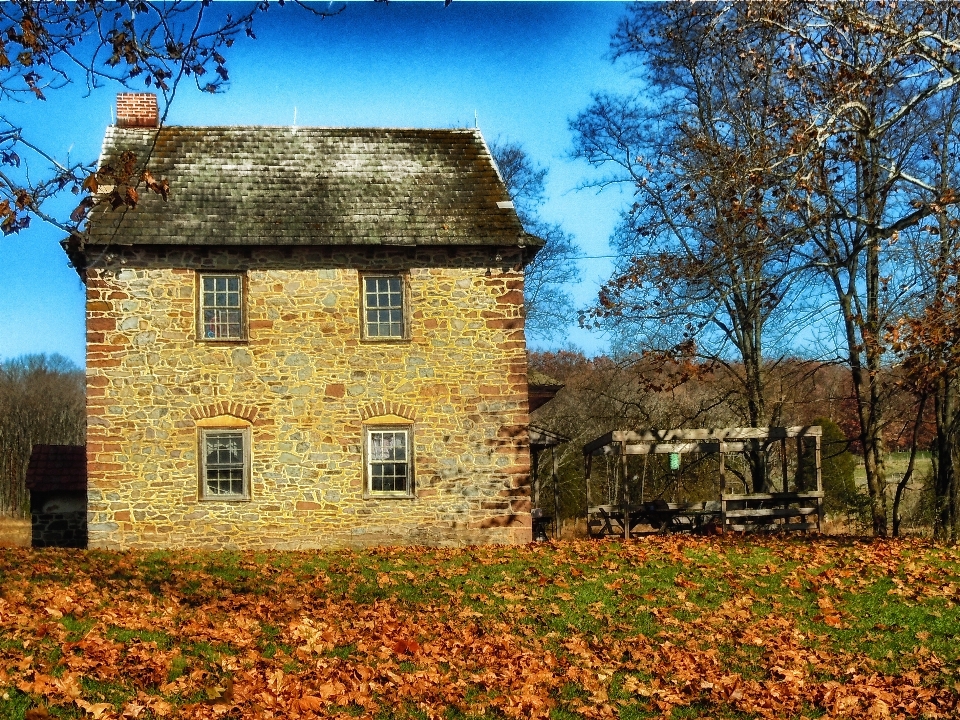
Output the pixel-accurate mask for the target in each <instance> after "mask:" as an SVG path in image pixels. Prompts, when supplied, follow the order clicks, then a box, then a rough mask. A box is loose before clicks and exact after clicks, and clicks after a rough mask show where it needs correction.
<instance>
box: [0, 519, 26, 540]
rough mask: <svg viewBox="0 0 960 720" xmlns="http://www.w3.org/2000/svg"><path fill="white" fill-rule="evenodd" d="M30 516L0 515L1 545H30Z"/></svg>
mask: <svg viewBox="0 0 960 720" xmlns="http://www.w3.org/2000/svg"><path fill="white" fill-rule="evenodd" d="M30 532H31V529H30V518H27V519H26V520H23V519H20V518H8V517H0V547H30Z"/></svg>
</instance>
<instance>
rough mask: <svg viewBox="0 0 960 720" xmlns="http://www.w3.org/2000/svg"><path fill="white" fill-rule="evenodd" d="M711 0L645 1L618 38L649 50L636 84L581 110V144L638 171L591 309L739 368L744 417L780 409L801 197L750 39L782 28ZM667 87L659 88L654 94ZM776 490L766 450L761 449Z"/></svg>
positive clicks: (778, 108) (777, 87)
mask: <svg viewBox="0 0 960 720" xmlns="http://www.w3.org/2000/svg"><path fill="white" fill-rule="evenodd" d="M717 15H718V13H717V8H716V7H715V6H713V5H701V4H692V3H674V4H668V5H663V6H655V7H654V6H646V5H637V6H635V7H634V8H633V9H632V10H631V11H630V12H629V14H628V15H627V17H626V18H624V19H623V20H622V21H621V23H620V25H619V27H618V29H617V32H616V34H615V35H614V38H613V50H614V54H615V56H616V57H617V58H624V59H626V60H628V61H633V62H636V63H638V68H639V70H640V81H641V86H640V88H639V90H638V91H637V93H636V94H634V95H629V96H614V95H597V96H595V97H594V100H593V104H592V105H591V106H590V107H589V108H588V109H587V110H586V111H584V112H583V113H581V114H580V115H579V116H578V117H577V118H576V119H575V120H574V121H573V122H572V123H571V128H572V130H573V131H574V136H575V140H574V154H575V155H576V156H578V157H581V158H583V159H585V160H586V161H587V162H589V163H591V164H592V165H594V166H596V167H598V168H603V169H606V170H607V174H606V175H605V176H604V177H602V178H600V179H599V180H596V181H593V182H591V183H588V184H590V185H594V186H600V187H602V186H604V185H607V184H610V183H627V184H630V185H632V186H633V187H634V189H635V200H634V202H633V204H632V205H631V206H630V207H629V208H628V209H627V210H626V211H625V212H624V215H623V220H622V223H621V226H620V229H619V230H618V232H617V235H616V236H615V238H614V245H615V248H616V250H617V253H618V255H619V256H620V260H619V262H618V264H617V269H616V273H615V275H614V277H613V278H612V279H611V280H610V281H609V282H608V283H607V284H606V285H605V286H604V287H603V289H602V290H601V292H600V296H599V302H598V304H597V306H596V307H595V308H594V309H593V310H592V311H591V312H590V313H589V316H590V317H591V318H592V319H594V320H599V321H602V322H605V323H609V322H613V323H614V325H615V327H616V328H617V329H618V330H619V333H620V336H621V338H623V342H624V344H625V346H626V347H627V348H635V347H642V348H644V349H653V350H658V351H662V352H664V353H667V354H668V355H672V354H675V353H677V352H678V351H679V352H682V353H683V352H693V353H694V354H695V355H696V356H697V358H698V359H699V360H701V361H704V360H705V361H707V362H709V363H711V364H714V365H718V366H721V367H722V368H723V369H724V370H725V372H726V373H727V374H728V375H729V376H730V377H731V378H734V379H735V380H736V381H737V384H738V386H739V393H738V395H739V397H740V398H741V399H742V401H743V412H742V420H743V421H745V422H746V423H747V424H749V425H750V426H753V427H759V426H762V425H767V424H769V422H770V418H769V417H768V410H767V407H766V375H767V373H768V370H769V365H770V363H769V362H768V360H767V358H766V357H765V350H769V349H771V348H772V347H774V346H776V345H777V342H776V332H778V331H780V330H782V323H778V322H777V321H778V320H783V319H784V318H785V317H786V315H787V312H786V310H787V305H788V304H789V300H790V297H791V288H792V282H793V280H794V278H795V277H796V275H797V272H798V269H799V267H800V265H799V263H798V262H797V254H796V253H795V252H794V247H795V246H794V241H795V240H796V237H797V229H796V228H795V227H793V226H792V225H791V224H790V223H789V220H790V214H789V213H788V212H787V208H788V207H789V206H790V205H792V204H795V203H796V198H795V196H794V192H793V187H792V185H791V183H790V174H789V172H788V168H789V163H786V164H785V163H784V156H785V155H786V154H787V152H786V149H785V146H786V143H787V140H786V139H785V138H782V137H779V136H777V135H776V134H772V133H771V128H772V127H775V126H776V124H777V123H778V122H779V121H780V115H781V113H782V110H783V105H784V98H783V87H782V84H781V82H780V79H779V77H778V76H777V75H776V74H775V73H774V72H773V71H772V68H771V66H770V65H769V64H767V63H764V62H762V61H760V56H759V55H758V53H756V52H752V48H753V47H755V46H759V47H761V48H762V49H763V50H764V52H766V53H769V52H771V47H770V46H772V45H773V44H774V43H776V41H777V38H776V32H774V31H770V30H767V29H764V28H762V27H759V26H756V27H753V28H752V29H751V32H750V33H745V32H744V23H743V22H742V21H741V19H740V18H739V17H735V18H733V19H726V20H725V21H724V22H717ZM652 98H656V101H652V100H651V99H652ZM750 460H751V473H752V476H753V486H754V488H755V489H756V490H758V491H762V490H764V489H765V477H766V472H765V468H764V462H763V454H762V453H753V454H751V457H750Z"/></svg>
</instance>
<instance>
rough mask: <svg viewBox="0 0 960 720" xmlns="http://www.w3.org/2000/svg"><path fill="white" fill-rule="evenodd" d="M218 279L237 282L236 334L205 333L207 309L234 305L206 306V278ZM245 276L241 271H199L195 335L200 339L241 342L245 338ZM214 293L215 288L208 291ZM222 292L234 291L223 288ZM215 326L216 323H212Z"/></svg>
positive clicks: (218, 308) (227, 307)
mask: <svg viewBox="0 0 960 720" xmlns="http://www.w3.org/2000/svg"><path fill="white" fill-rule="evenodd" d="M218 279H223V280H236V281H237V283H238V290H236V292H237V293H238V295H239V304H238V305H237V306H236V311H237V312H239V314H240V317H239V321H238V323H237V331H236V334H224V335H208V334H207V322H206V314H207V310H213V311H217V310H220V309H224V310H230V309H233V307H234V306H229V305H228V306H225V307H224V308H220V307H218V306H217V305H214V306H212V307H210V306H208V305H207V304H206V303H205V299H206V295H207V292H208V291H207V290H206V289H205V288H204V285H205V284H206V281H207V280H213V281H216V280H218ZM246 285H247V283H246V276H245V275H244V274H243V273H231V272H223V273H218V272H203V273H199V275H198V280H197V337H198V338H199V339H200V340H203V341H205V342H243V341H245V340H246V339H247V307H246V306H247V287H246ZM209 292H213V293H216V292H218V291H217V290H216V289H214V290H212V291H209ZM222 292H234V291H232V290H224V291H222ZM214 327H216V325H214Z"/></svg>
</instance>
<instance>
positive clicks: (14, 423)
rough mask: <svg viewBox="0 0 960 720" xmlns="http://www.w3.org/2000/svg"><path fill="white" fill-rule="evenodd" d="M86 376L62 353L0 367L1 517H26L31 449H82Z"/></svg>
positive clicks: (31, 358) (18, 361)
mask: <svg viewBox="0 0 960 720" xmlns="http://www.w3.org/2000/svg"><path fill="white" fill-rule="evenodd" d="M85 435H86V413H85V401H84V374H83V370H81V369H80V368H78V367H77V366H76V365H74V364H73V363H72V362H70V361H69V360H68V359H66V358H64V357H62V356H61V355H50V356H47V355H25V356H23V357H19V358H16V359H14V360H7V361H5V362H3V363H0V515H7V516H15V517H16V516H24V515H26V514H27V513H28V512H29V509H30V508H29V496H28V493H27V491H26V488H25V487H24V479H25V477H26V472H27V463H28V462H29V460H30V452H31V450H32V449H33V446H34V445H38V444H41V445H43V444H48V445H82V444H83V443H84V440H85Z"/></svg>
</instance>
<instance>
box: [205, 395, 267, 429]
mask: <svg viewBox="0 0 960 720" xmlns="http://www.w3.org/2000/svg"><path fill="white" fill-rule="evenodd" d="M258 412H259V410H258V409H257V408H256V407H254V406H253V405H241V404H240V403H238V402H232V401H230V400H218V401H217V402H215V403H211V404H210V405H204V406H203V407H195V408H194V409H193V410H191V411H190V416H191V417H192V418H193V419H194V420H203V419H204V418H211V417H217V416H218V415H233V417H238V418H241V419H243V420H246V421H247V422H249V423H250V424H251V425H253V424H254V423H255V422H256V421H257V413H258Z"/></svg>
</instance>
